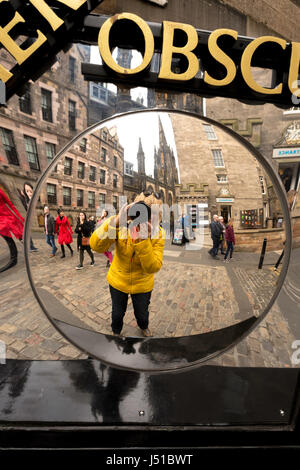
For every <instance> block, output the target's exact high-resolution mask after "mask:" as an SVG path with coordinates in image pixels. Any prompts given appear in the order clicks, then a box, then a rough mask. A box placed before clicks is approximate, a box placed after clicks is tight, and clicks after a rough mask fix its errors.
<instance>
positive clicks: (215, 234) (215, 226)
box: [208, 215, 223, 259]
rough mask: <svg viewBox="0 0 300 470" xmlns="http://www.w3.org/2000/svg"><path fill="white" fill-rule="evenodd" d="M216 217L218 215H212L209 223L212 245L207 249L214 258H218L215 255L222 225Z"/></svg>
mask: <svg viewBox="0 0 300 470" xmlns="http://www.w3.org/2000/svg"><path fill="white" fill-rule="evenodd" d="M218 219H219V217H218V216H217V215H214V216H213V220H212V223H211V224H210V230H211V238H212V241H213V247H212V248H211V249H210V250H209V252H208V253H209V254H210V255H211V256H212V257H213V258H215V259H219V258H218V257H217V254H218V248H219V243H220V236H221V233H222V231H223V227H222V225H221V224H220V223H219V221H218Z"/></svg>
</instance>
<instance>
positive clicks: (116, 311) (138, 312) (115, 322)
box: [109, 284, 152, 334]
mask: <svg viewBox="0 0 300 470" xmlns="http://www.w3.org/2000/svg"><path fill="white" fill-rule="evenodd" d="M109 289H110V295H111V300H112V322H111V329H112V330H113V332H114V333H117V334H119V333H121V331H122V328H123V318H124V315H125V312H126V308H127V302H128V295H129V294H126V293H125V292H122V291H120V290H118V289H115V288H114V287H112V286H111V285H110V284H109ZM151 293H152V291H150V292H143V293H141V294H130V295H131V299H132V303H133V311H134V316H135V318H136V321H137V324H138V326H139V327H140V328H141V329H142V330H145V329H146V328H148V324H149V310H148V307H149V304H150V297H151Z"/></svg>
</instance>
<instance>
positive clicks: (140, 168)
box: [137, 137, 145, 175]
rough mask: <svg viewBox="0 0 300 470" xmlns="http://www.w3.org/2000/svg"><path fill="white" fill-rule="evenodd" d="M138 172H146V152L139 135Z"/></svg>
mask: <svg viewBox="0 0 300 470" xmlns="http://www.w3.org/2000/svg"><path fill="white" fill-rule="evenodd" d="M137 161H138V173H139V174H142V175H144V174H145V154H144V150H143V146H142V139H141V138H140V137H139V148H138V152H137Z"/></svg>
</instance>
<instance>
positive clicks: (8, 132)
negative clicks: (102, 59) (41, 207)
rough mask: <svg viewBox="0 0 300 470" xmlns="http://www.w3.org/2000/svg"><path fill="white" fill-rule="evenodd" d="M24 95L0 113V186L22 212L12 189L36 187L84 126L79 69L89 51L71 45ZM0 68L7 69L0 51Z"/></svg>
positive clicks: (84, 87)
mask: <svg viewBox="0 0 300 470" xmlns="http://www.w3.org/2000/svg"><path fill="white" fill-rule="evenodd" d="M57 59H58V60H57V62H56V63H55V64H54V65H53V66H52V67H51V69H50V70H49V71H48V72H47V73H45V74H44V75H43V76H42V77H41V78H40V79H39V80H37V81H36V82H35V83H33V82H31V83H28V84H27V86H26V90H24V94H23V95H22V96H20V97H18V96H16V95H15V96H13V97H12V98H11V99H10V100H9V102H8V103H7V107H5V108H1V109H0V128H1V134H0V137H1V138H0V185H1V187H2V188H3V189H4V190H5V191H6V192H7V194H8V195H9V196H10V197H11V199H12V200H13V202H14V203H15V204H16V205H17V207H19V208H20V209H21V210H23V208H22V207H21V206H20V201H19V200H18V196H17V189H19V190H21V189H22V188H23V184H24V181H28V182H29V183H31V184H32V185H33V186H35V184H36V182H37V180H38V179H39V177H40V176H41V173H42V172H43V171H44V170H45V169H46V168H47V166H48V164H49V163H50V162H51V160H52V159H53V158H54V156H55V154H56V153H57V152H58V151H59V150H60V149H61V148H62V147H63V146H65V145H66V144H67V142H69V141H70V140H71V138H72V137H74V135H75V134H77V133H78V132H79V131H82V130H83V129H85V128H86V126H87V112H88V85H87V83H86V82H85V81H84V80H83V77H82V74H81V70H80V64H81V62H82V61H88V60H89V47H86V46H79V45H76V46H73V47H72V48H71V49H70V50H69V51H68V52H67V53H63V52H61V53H60V54H59V55H58V56H57ZM1 63H5V64H6V66H8V67H10V66H11V65H12V63H11V58H10V55H9V54H8V53H7V52H6V51H5V50H4V49H1Z"/></svg>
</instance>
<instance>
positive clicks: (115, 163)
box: [114, 156, 118, 168]
mask: <svg viewBox="0 0 300 470" xmlns="http://www.w3.org/2000/svg"><path fill="white" fill-rule="evenodd" d="M117 166H118V158H117V157H116V156H114V167H115V168H117Z"/></svg>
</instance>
